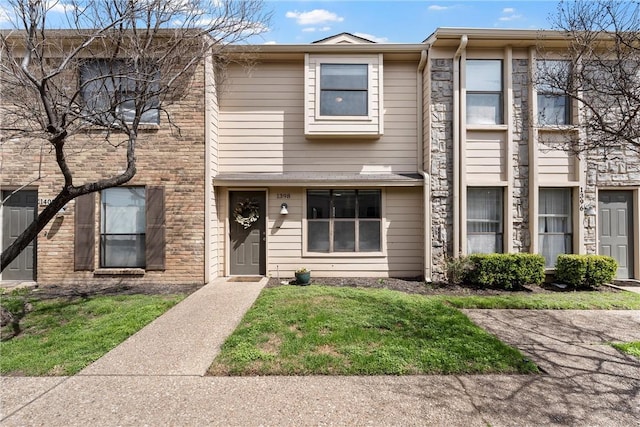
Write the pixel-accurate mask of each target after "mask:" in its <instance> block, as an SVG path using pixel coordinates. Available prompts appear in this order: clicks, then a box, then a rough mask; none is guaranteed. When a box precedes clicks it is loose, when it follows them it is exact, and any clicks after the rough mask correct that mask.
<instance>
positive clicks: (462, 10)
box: [0, 0, 571, 44]
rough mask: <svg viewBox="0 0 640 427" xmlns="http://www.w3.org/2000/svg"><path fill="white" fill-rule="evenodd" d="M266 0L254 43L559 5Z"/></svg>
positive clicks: (495, 23)
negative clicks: (267, 14) (263, 23)
mask: <svg viewBox="0 0 640 427" xmlns="http://www.w3.org/2000/svg"><path fill="white" fill-rule="evenodd" d="M48 1H49V2H50V4H51V5H54V7H53V9H52V12H53V13H54V14H53V16H51V17H50V18H51V19H50V20H49V22H50V23H51V22H56V19H55V18H56V16H57V17H58V19H59V17H60V16H62V15H60V12H63V11H64V8H65V4H66V3H67V1H66V0H48ZM176 1H180V0H176ZM214 1H215V0H214ZM263 1H264V4H265V7H266V8H267V9H268V10H270V11H271V12H272V13H273V16H272V21H271V23H270V26H269V29H268V31H267V32H265V33H264V34H262V35H261V36H260V37H256V38H253V39H252V40H251V42H252V43H256V44H262V43H279V44H290V43H295V44H297V43H310V42H312V41H315V40H320V39H323V38H325V37H328V36H331V35H334V34H338V33H341V32H348V33H352V34H356V35H359V36H361V37H364V38H367V39H370V40H373V41H377V42H385V43H420V42H422V41H423V40H424V39H425V38H427V37H428V36H429V35H430V34H431V33H432V32H433V31H434V30H435V29H436V28H438V27H473V28H524V29H539V28H549V27H550V24H549V17H550V16H551V15H554V14H555V12H556V9H557V5H558V2H557V0H537V1H524V0H523V1H521V0H500V1H480V0H319V1H318V0H298V1H288V0H263ZM569 1H571V0H569ZM56 13H57V14H58V15H56ZM9 14H11V8H10V7H9V6H8V3H7V0H0V28H7V26H8V25H9V24H8V22H7V20H6V19H7V16H8V15H9Z"/></svg>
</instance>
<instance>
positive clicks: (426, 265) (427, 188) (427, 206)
mask: <svg viewBox="0 0 640 427" xmlns="http://www.w3.org/2000/svg"><path fill="white" fill-rule="evenodd" d="M429 48H430V46H427V49H425V50H423V51H422V52H420V63H419V64H418V71H417V86H418V91H417V92H418V98H417V106H418V114H417V117H418V120H417V133H418V135H417V143H418V156H417V157H418V159H417V164H418V173H419V174H420V175H422V178H423V184H424V185H423V190H422V194H423V198H424V199H423V223H424V236H423V240H424V260H423V275H424V281H425V282H428V283H430V282H431V268H432V264H433V263H432V260H431V256H432V255H431V248H432V244H431V177H430V176H429V174H428V173H427V172H425V170H424V139H425V138H424V124H423V119H424V113H423V108H424V107H425V103H424V102H423V101H424V96H423V93H422V91H423V83H422V79H423V78H422V72H423V71H424V67H425V66H426V65H427V59H428V52H427V50H428V49H429ZM427 105H430V104H429V103H427ZM429 141H431V138H429ZM429 146H431V144H429Z"/></svg>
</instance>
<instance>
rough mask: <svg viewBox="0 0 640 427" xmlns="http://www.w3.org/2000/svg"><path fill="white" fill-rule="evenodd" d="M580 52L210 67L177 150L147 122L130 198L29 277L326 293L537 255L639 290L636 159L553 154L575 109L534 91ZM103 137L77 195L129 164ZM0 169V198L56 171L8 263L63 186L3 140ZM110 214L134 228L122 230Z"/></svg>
mask: <svg viewBox="0 0 640 427" xmlns="http://www.w3.org/2000/svg"><path fill="white" fill-rule="evenodd" d="M541 35H543V37H541ZM566 42H567V41H566V39H565V36H564V35H563V34H560V33H555V32H544V33H540V32H538V31H528V30H495V29H494V30H486V29H438V30H437V31H436V32H435V33H433V34H432V35H431V36H430V37H429V38H428V39H427V40H425V42H424V43H421V44H378V43H372V42H370V41H368V40H364V39H361V38H359V37H355V36H352V35H350V34H340V35H337V36H334V37H330V38H328V39H324V40H321V41H319V42H316V43H313V44H309V45H262V46H245V47H239V46H236V47H233V48H232V49H233V50H234V54H236V55H238V57H240V58H246V57H247V56H251V57H252V58H254V60H253V62H252V64H251V66H247V65H246V62H245V63H244V65H235V64H233V63H231V64H230V65H229V66H228V67H226V68H225V69H224V72H222V73H218V74H217V75H215V76H214V70H215V69H216V68H215V67H213V66H212V65H211V63H210V62H207V63H206V64H203V65H202V66H201V67H200V68H199V69H198V71H197V72H196V73H195V74H194V76H193V79H192V80H191V81H190V82H189V85H188V87H187V92H188V94H187V95H186V96H185V97H184V98H183V99H181V100H180V101H179V102H177V103H175V104H173V105H171V106H170V108H171V109H172V113H173V114H172V116H173V117H174V120H176V124H177V125H178V126H179V127H180V129H181V133H180V134H179V135H178V134H176V133H174V132H171V129H170V127H169V126H166V123H164V122H163V120H162V119H159V121H157V122H156V123H150V124H149V126H147V127H146V128H145V130H144V132H143V134H142V135H141V137H140V145H139V147H138V159H139V160H138V173H137V174H136V177H135V178H134V180H133V181H132V182H130V183H128V184H127V186H125V187H124V188H122V189H114V190H107V191H104V192H102V193H98V194H94V195H93V196H88V197H85V198H82V199H77V200H76V201H74V202H71V203H70V204H69V205H68V206H67V207H66V210H65V211H64V212H61V213H60V215H59V216H58V218H56V219H55V220H54V221H52V223H51V224H49V226H48V227H47V228H46V229H45V230H44V231H43V232H42V233H41V234H40V236H38V239H37V241H36V242H35V243H34V247H33V248H32V249H30V250H28V251H26V252H25V254H23V256H24V257H25V260H24V261H23V264H22V265H24V266H25V267H24V269H23V270H24V271H23V272H22V273H20V274H23V276H20V277H21V278H22V279H29V278H32V279H33V278H37V280H38V282H41V283H70V284H72V283H76V282H79V281H83V282H85V283H99V282H100V283H102V282H103V281H105V280H111V281H116V282H125V283H126V282H132V281H133V282H140V283H161V282H164V283H194V282H196V283H204V282H207V281H210V280H211V279H213V278H215V277H218V276H235V275H239V276H245V275H256V276H261V275H268V276H272V277H279V278H282V279H284V278H290V277H292V276H293V272H294V271H295V270H296V269H298V268H301V267H306V268H308V269H310V270H312V271H313V274H314V276H316V277H322V276H369V277H387V276H395V277H410V276H421V277H424V278H425V279H427V280H430V279H433V280H443V279H444V275H445V268H446V260H447V258H449V257H454V256H457V255H459V254H468V253H474V252H534V253H541V254H543V255H544V256H545V258H546V259H547V264H548V267H550V268H551V267H552V266H553V261H554V258H555V256H557V255H558V254H560V253H600V254H608V255H612V256H614V257H615V258H616V259H617V260H618V262H619V263H620V265H621V268H620V270H619V272H618V276H619V278H635V279H637V278H639V277H640V260H639V258H640V247H639V245H640V197H639V192H640V159H639V158H638V154H637V153H634V152H632V151H628V152H626V151H625V152H621V153H620V156H618V157H616V158H613V159H611V158H608V159H605V158H603V157H602V156H601V155H599V154H598V153H583V154H581V155H573V154H570V153H567V152H565V151H563V150H560V149H558V147H557V146H556V145H554V144H553V142H554V141H556V140H558V141H559V140H560V139H561V138H565V137H566V135H567V134H570V135H575V136H576V137H579V138H588V137H589V136H588V135H584V132H583V131H582V130H581V128H580V127H579V126H576V125H579V124H580V120H581V117H580V108H579V105H576V103H575V102H571V101H569V100H568V99H565V98H562V97H559V96H557V94H556V93H553V92H552V91H551V92H550V91H548V90H546V88H545V87H544V86H540V85H538V86H536V85H535V84H534V83H533V82H534V75H535V73H536V70H537V67H539V66H540V65H541V64H542V63H544V62H549V61H554V60H556V58H555V57H554V52H557V53H558V55H557V59H561V58H562V49H563V48H566ZM541 46H544V47H545V49H544V50H545V55H544V57H542V56H541V55H540V54H539V51H540V49H539V48H540V47H541ZM78 73H80V71H79V72H78ZM74 78H75V79H80V78H81V76H80V74H78V75H77V76H75V77H74ZM214 82H215V84H214ZM100 135H101V134H100V131H97V130H96V131H95V132H93V133H92V132H88V133H87V134H85V135H79V136H76V137H75V141H76V142H77V143H78V144H79V145H80V146H82V147H83V150H77V151H76V152H74V157H73V158H72V159H71V161H72V164H73V167H74V168H76V169H77V170H78V171H79V175H78V176H79V178H78V179H87V180H88V179H91V178H92V177H95V176H96V175H97V176H102V175H103V174H107V173H108V171H111V170H112V169H113V167H114V166H115V165H116V164H118V163H117V161H118V157H117V156H118V149H117V148H115V147H112V148H110V149H107V150H104V147H103V148H101V149H100V150H98V149H90V150H87V149H86V146H87V144H86V142H88V141H91V140H92V138H93V139H95V138H96V137H99V136H100ZM2 156H3V162H2V164H3V166H2V167H3V170H2V181H1V183H0V185H1V186H2V191H3V195H6V194H8V193H10V192H11V191H13V190H15V189H17V188H19V187H20V186H21V185H23V184H24V183H26V182H30V181H31V180H32V179H33V175H34V171H36V170H38V169H39V168H41V170H42V171H43V174H42V175H43V178H41V179H39V180H36V181H33V183H32V184H31V185H30V186H28V187H26V188H24V189H22V190H21V191H20V192H19V193H17V196H20V197H16V198H15V200H12V201H10V202H9V203H7V204H5V206H3V208H2V212H1V215H2V222H3V230H8V231H3V243H2V245H3V247H4V246H5V245H6V240H4V239H5V238H7V239H8V238H9V237H10V235H11V233H13V231H15V230H17V229H19V228H20V225H19V224H16V221H23V222H24V220H25V219H27V218H29V215H33V213H34V212H37V209H38V208H41V207H42V206H43V204H45V203H47V200H48V199H50V198H51V197H53V195H54V194H55V191H56V189H57V186H59V182H58V181H57V178H58V177H57V174H58V172H57V170H56V168H55V164H54V163H53V162H51V161H45V162H44V163H43V164H42V166H39V159H40V147H39V146H31V145H29V144H26V143H25V141H22V140H10V141H6V142H4V143H3V146H2ZM96 159H98V160H99V161H98V162H97V164H98V165H99V166H97V167H95V168H83V167H82V165H85V164H88V162H89V160H91V161H92V162H95V160H96ZM100 165H101V166H100ZM112 192H113V194H111V193H112ZM119 192H124V193H125V194H119ZM110 200H113V202H110ZM13 205H17V206H13ZM110 212H113V213H114V214H117V213H118V212H119V213H120V214H121V216H125V217H128V218H136V220H135V221H133V222H131V221H130V224H128V225H126V224H125V225H123V227H124V229H121V228H120V225H121V224H118V223H117V221H116V222H115V223H114V222H112V221H110V220H109V213H110ZM113 227H115V228H113ZM110 228H113V230H112V231H114V234H119V233H120V232H121V231H123V232H124V234H135V236H133V235H132V236H128V240H129V241H130V243H131V244H123V245H120V246H119V247H118V246H117V245H109V239H110V238H111V237H110V234H111V233H110V230H109V229H110ZM142 238H144V240H145V244H144V246H143V245H141V244H140V243H141V242H142ZM125 240H127V238H125ZM136 242H138V243H136ZM116 247H117V249H116ZM110 248H111V249H114V250H112V251H110ZM10 274H12V273H10V272H7V271H5V272H3V275H2V280H9V279H10V276H9V275H10Z"/></svg>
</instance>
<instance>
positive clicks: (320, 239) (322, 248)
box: [307, 221, 329, 252]
mask: <svg viewBox="0 0 640 427" xmlns="http://www.w3.org/2000/svg"><path fill="white" fill-rule="evenodd" d="M307 228H308V233H307V234H308V235H307V250H309V252H329V221H309V223H308V227H307Z"/></svg>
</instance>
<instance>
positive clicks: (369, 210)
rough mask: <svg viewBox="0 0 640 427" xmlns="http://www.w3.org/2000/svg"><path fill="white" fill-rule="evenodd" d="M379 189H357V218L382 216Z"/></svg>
mask: <svg viewBox="0 0 640 427" xmlns="http://www.w3.org/2000/svg"><path fill="white" fill-rule="evenodd" d="M380 200H381V197H380V190H359V191H358V218H382V215H381V213H380Z"/></svg>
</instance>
